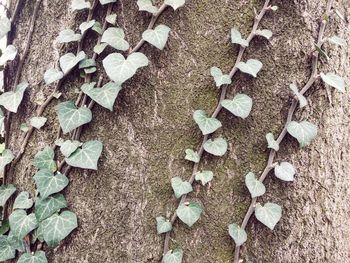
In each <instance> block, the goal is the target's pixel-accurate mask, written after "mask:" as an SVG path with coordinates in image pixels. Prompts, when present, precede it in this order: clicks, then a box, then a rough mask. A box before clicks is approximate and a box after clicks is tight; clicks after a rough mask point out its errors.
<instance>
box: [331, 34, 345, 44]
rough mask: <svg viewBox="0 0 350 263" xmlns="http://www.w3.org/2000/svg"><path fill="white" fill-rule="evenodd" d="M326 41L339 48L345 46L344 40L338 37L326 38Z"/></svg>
mask: <svg viewBox="0 0 350 263" xmlns="http://www.w3.org/2000/svg"><path fill="white" fill-rule="evenodd" d="M328 41H329V42H331V43H332V44H335V45H339V46H345V45H346V41H345V39H343V38H341V37H338V36H332V37H330V38H328Z"/></svg>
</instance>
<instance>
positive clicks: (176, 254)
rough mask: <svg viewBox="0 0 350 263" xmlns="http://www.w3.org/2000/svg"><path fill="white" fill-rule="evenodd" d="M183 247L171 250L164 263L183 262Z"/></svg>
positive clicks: (165, 256) (164, 258) (164, 257)
mask: <svg viewBox="0 0 350 263" xmlns="http://www.w3.org/2000/svg"><path fill="white" fill-rule="evenodd" d="M183 255H184V253H183V251H182V249H179V248H177V249H174V250H169V251H168V252H167V253H166V254H165V255H164V256H163V260H162V263H181V262H182V258H183Z"/></svg>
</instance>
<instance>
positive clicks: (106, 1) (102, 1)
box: [100, 0, 117, 5]
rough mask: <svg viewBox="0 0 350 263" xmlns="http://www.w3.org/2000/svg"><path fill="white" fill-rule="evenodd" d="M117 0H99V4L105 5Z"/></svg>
mask: <svg viewBox="0 0 350 263" xmlns="http://www.w3.org/2000/svg"><path fill="white" fill-rule="evenodd" d="M115 2H117V0H100V3H101V5H106V4H109V3H115Z"/></svg>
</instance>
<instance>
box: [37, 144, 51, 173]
mask: <svg viewBox="0 0 350 263" xmlns="http://www.w3.org/2000/svg"><path fill="white" fill-rule="evenodd" d="M54 157H55V153H54V151H53V150H52V148H51V147H49V146H47V147H45V149H44V150H42V151H40V152H38V153H37V154H36V155H35V156H34V160H33V165H34V166H35V167H36V168H38V169H47V170H49V171H51V172H54V171H56V169H57V166H56V162H55V161H54Z"/></svg>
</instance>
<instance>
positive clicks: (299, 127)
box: [287, 121, 317, 147]
mask: <svg viewBox="0 0 350 263" xmlns="http://www.w3.org/2000/svg"><path fill="white" fill-rule="evenodd" d="M287 131H288V133H289V134H290V135H292V136H293V137H294V138H296V139H297V140H298V142H299V144H300V147H305V146H307V145H309V144H310V143H311V141H312V140H313V139H315V137H316V136H317V127H316V125H314V124H312V123H311V122H308V121H302V122H296V121H291V122H290V123H289V124H288V126H287Z"/></svg>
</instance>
